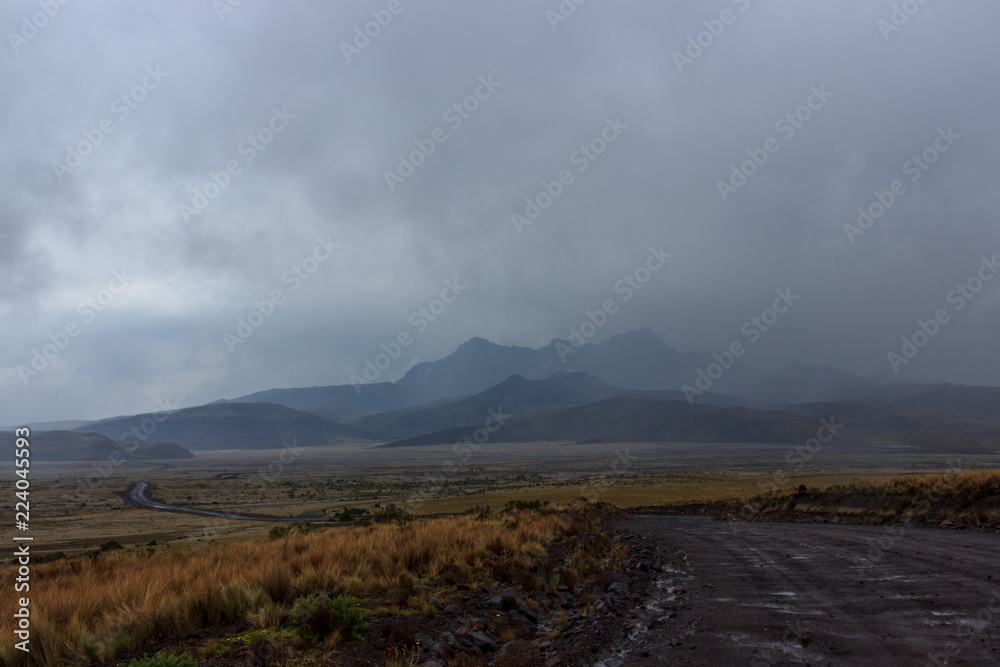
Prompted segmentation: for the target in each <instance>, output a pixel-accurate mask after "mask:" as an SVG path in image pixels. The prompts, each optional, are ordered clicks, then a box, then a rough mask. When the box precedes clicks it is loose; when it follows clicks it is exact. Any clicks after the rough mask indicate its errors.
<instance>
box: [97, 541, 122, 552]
mask: <svg viewBox="0 0 1000 667" xmlns="http://www.w3.org/2000/svg"><path fill="white" fill-rule="evenodd" d="M124 548H125V547H123V546H122V545H121V543H120V542H118V541H116V540H108V541H107V542H105V543H104V544H102V545H101V546H100V550H101V551H116V550H118V549H124Z"/></svg>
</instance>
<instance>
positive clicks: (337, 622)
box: [291, 593, 368, 639]
mask: <svg viewBox="0 0 1000 667" xmlns="http://www.w3.org/2000/svg"><path fill="white" fill-rule="evenodd" d="M291 617H292V620H293V621H294V622H295V623H296V624H298V625H300V626H302V627H303V628H305V629H306V631H307V632H308V633H310V634H311V635H312V636H313V637H314V638H316V639H323V638H324V637H326V636H327V635H329V634H330V633H331V632H334V631H336V630H341V631H346V633H347V634H349V635H350V636H352V637H359V636H360V635H361V633H362V632H363V631H365V630H367V629H368V624H367V623H365V621H364V619H363V618H362V617H361V610H360V609H358V606H357V600H355V599H354V598H350V597H345V596H342V595H341V596H338V597H335V598H331V597H330V596H329V595H326V594H325V593H318V594H317V593H314V594H312V595H309V596H306V597H301V598H299V599H298V600H296V601H295V606H294V607H292V612H291Z"/></svg>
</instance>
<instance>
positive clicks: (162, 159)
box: [0, 0, 1000, 424]
mask: <svg viewBox="0 0 1000 667" xmlns="http://www.w3.org/2000/svg"><path fill="white" fill-rule="evenodd" d="M233 2H234V3H235V0H233ZM896 5H897V6H899V7H900V9H899V10H897V11H896V14H895V16H894V15H893V12H894V3H893V2H890V1H889V0H837V1H836V2H833V1H829V2H804V1H791V0H786V1H779V0H772V1H769V2H766V3H765V2H759V1H757V0H752V1H748V0H737V1H736V2H730V1H729V0H716V1H715V2H695V1H693V0H691V1H688V2H680V1H678V2H659V1H656V2H654V1H649V2H610V1H606V2H599V1H597V0H589V1H588V2H585V3H583V4H582V5H580V6H576V5H575V4H573V3H572V2H570V0H565V1H564V2H563V3H562V8H563V10H562V11H563V12H564V13H566V14H569V15H568V16H562V15H560V14H559V11H560V9H559V8H560V3H559V2H556V0H545V1H537V0H532V1H530V2H529V1H511V0H504V1H503V2H500V1H493V2H484V1H482V0H480V1H478V2H457V1H455V2H442V1H437V2H435V1H431V0H418V1H416V2H411V1H410V0H400V2H399V3H398V4H397V3H395V2H389V1H388V0H385V1H383V0H376V1H372V2H358V1H338V2H294V3H292V2H282V3H279V2H263V1H262V0H244V1H243V2H242V3H241V4H239V5H237V6H235V7H230V6H229V3H228V2H226V0H220V2H215V3H213V2H211V0H197V1H196V0H184V1H179V2H169V3H168V2H146V3H136V2H125V1H118V2H113V1H108V2H100V3H84V2H70V3H69V4H67V5H65V6H63V5H59V4H58V3H56V2H55V1H53V2H52V7H50V8H49V12H50V13H53V12H54V14H55V15H54V16H51V17H49V16H47V15H46V14H45V10H44V7H45V3H44V2H42V3H38V2H31V1H27V0H11V1H10V2H5V3H3V6H2V8H0V27H2V29H3V32H4V34H5V37H4V40H3V44H0V80H2V85H3V91H4V95H3V97H2V99H0V113H2V121H3V122H2V125H0V133H2V141H3V151H2V152H0V170H2V179H0V188H2V192H0V234H2V235H3V236H0V327H2V331H3V345H2V349H0V406H2V407H0V424H12V423H27V422H30V421H34V420H50V419H76V418H80V419H85V418H91V419H93V418H100V417H107V416H111V415H116V414H127V413H135V412H144V411H151V410H156V409H157V407H158V403H157V401H158V400H159V401H165V400H169V402H170V403H171V404H173V405H182V406H187V405H196V404H200V403H204V402H208V401H212V400H216V399H218V398H232V397H236V396H240V395H243V394H246V393H249V392H252V391H257V390H262V389H266V388H270V387H288V386H311V385H326V384H340V383H345V382H347V381H348V378H349V376H350V374H351V373H358V372H360V371H361V370H362V368H363V367H364V362H365V359H366V358H367V359H371V358H374V356H375V355H376V354H377V353H378V352H380V343H383V342H386V343H388V342H389V341H392V340H395V339H397V337H398V336H399V334H400V333H401V332H406V333H407V334H409V335H411V337H412V341H413V342H412V344H411V345H409V346H408V347H407V348H405V349H404V350H403V351H402V354H401V355H400V357H399V358H398V359H396V360H394V361H393V363H392V364H391V366H390V367H389V368H387V369H386V370H385V371H384V372H383V374H382V376H381V377H380V378H379V379H388V380H395V379H397V378H398V377H400V376H401V375H402V374H403V373H404V372H405V371H406V370H407V368H409V367H410V366H411V365H412V364H413V363H414V361H415V360H416V359H419V360H423V361H429V360H433V359H436V358H439V357H441V356H444V355H445V354H447V353H449V352H450V351H452V350H453V349H454V348H455V347H456V346H457V345H458V344H460V343H461V342H462V341H464V340H466V339H468V338H470V337H472V336H482V337H484V338H488V339H490V340H493V341H495V342H497V343H501V344H509V345H526V346H532V347H539V346H542V345H544V344H547V343H548V342H549V341H550V340H551V339H552V338H554V337H559V338H566V337H568V336H569V333H570V327H571V326H579V324H580V323H581V322H582V321H583V320H584V318H585V317H586V315H585V311H587V310H588V309H589V310H591V311H594V310H595V309H597V308H599V307H601V305H602V304H603V302H604V301H605V300H607V299H614V300H615V304H616V305H617V306H618V309H617V311H616V312H615V314H614V315H613V316H611V317H610V318H609V319H608V321H607V323H606V324H605V325H604V326H603V327H601V328H600V330H599V331H598V333H597V335H596V336H595V337H594V339H593V340H602V339H605V338H607V337H608V336H610V335H613V334H616V333H620V332H623V331H627V330H629V329H633V328H637V327H640V326H647V327H650V328H651V329H653V330H654V331H656V332H657V333H659V334H660V335H661V336H662V337H663V338H664V339H665V340H666V341H667V342H668V343H669V344H671V345H672V346H674V347H675V348H677V349H679V350H692V349H699V350H719V349H723V348H725V347H728V346H729V344H730V343H731V342H732V341H734V340H741V339H742V338H743V337H742V336H741V333H740V329H741V326H742V325H743V324H744V322H746V321H747V320H749V318H750V317H752V316H754V315H760V313H761V312H762V311H763V310H764V309H765V308H767V307H769V306H770V305H771V304H772V302H773V301H774V299H775V295H774V292H775V290H776V289H784V288H791V291H792V292H793V293H794V294H796V295H799V296H800V299H799V300H798V301H797V302H795V305H794V307H793V308H791V309H790V310H789V311H788V312H787V313H785V314H782V315H781V316H780V318H779V320H778V321H777V322H776V323H774V324H773V326H771V327H770V328H769V330H768V331H767V332H766V333H764V334H763V335H762V336H761V338H760V340H759V341H758V342H757V343H755V344H754V345H753V346H752V347H751V349H750V350H749V351H748V353H747V354H746V355H745V356H744V357H743V361H745V362H746V363H748V364H751V365H756V366H761V367H773V366H778V365H782V364H785V363H788V362H792V361H801V362H806V363H814V364H820V363H823V364H831V365H835V366H837V367H839V368H842V369H845V370H850V371H853V372H856V373H861V374H865V375H868V374H875V373H882V374H890V375H891V374H892V373H893V371H894V369H893V368H892V366H891V364H890V362H889V359H888V356H887V355H888V353H890V352H894V351H895V352H897V353H899V352H900V351H901V348H902V346H903V343H902V341H901V337H902V336H912V334H913V333H914V332H915V331H917V330H918V324H917V322H918V320H924V321H926V320H929V319H933V318H934V316H935V312H936V311H938V310H943V311H946V313H945V315H947V321H946V322H945V323H944V324H941V325H940V326H939V327H938V329H937V331H936V335H935V336H934V337H933V338H931V339H930V340H929V341H928V342H927V344H926V345H925V346H924V347H922V348H921V349H919V351H918V353H917V354H916V355H915V356H914V357H913V359H912V360H911V361H909V362H908V363H906V364H904V365H901V366H899V371H900V374H901V375H906V376H909V377H915V378H922V379H928V380H938V381H945V380H949V381H959V382H965V383H976V384H998V379H1000V354H998V353H997V341H998V335H997V334H998V332H1000V279H998V280H994V281H987V282H985V283H982V285H981V289H980V291H979V292H977V293H975V294H972V292H971V291H970V292H968V294H969V296H971V297H972V298H971V299H966V297H963V296H960V294H959V293H958V292H955V293H953V294H952V295H951V298H950V299H949V292H950V291H951V290H954V289H956V288H957V286H958V285H966V283H967V281H969V279H973V281H972V284H971V285H970V286H969V289H972V288H976V287H977V286H979V285H978V284H977V283H976V280H975V277H976V276H977V273H980V274H981V275H982V276H983V277H985V276H987V275H989V276H992V273H993V272H995V269H991V268H987V267H986V266H984V265H983V261H982V258H983V257H986V258H987V259H990V258H992V257H993V255H994V253H998V252H1000V238H998V215H1000V188H998V187H997V183H996V181H997V179H998V176H1000V113H998V111H1000V108H998V106H1000V105H998V102H1000V93H998V88H997V84H998V81H997V78H996V76H997V75H996V68H997V63H998V62H1000V43H998V41H997V40H996V35H995V32H996V26H997V25H998V24H1000V5H997V4H996V3H995V2H990V1H988V0H980V1H977V2H965V3H945V2H930V3H927V4H923V5H921V4H919V3H917V2H916V1H915V0H909V1H908V2H903V3H896ZM903 5H905V7H902V6H903ZM56 8H57V9H58V11H56ZM570 9H573V10H574V11H573V12H572V13H570V11H569V10H570ZM904 9H907V10H909V11H911V12H912V13H911V14H910V15H907V14H905V13H904V11H903V10H904ZM228 10H231V11H228ZM393 10H394V11H395V12H396V13H392V11H393ZM547 10H548V11H549V13H548V14H547ZM914 10H915V11H914ZM373 12H374V14H373ZM723 12H726V13H723ZM562 19H565V20H562ZM379 20H381V22H382V23H383V24H384V25H379V24H378V23H373V22H375V21H379ZM893 21H895V23H893ZM706 22H707V24H706ZM880 22H881V23H880ZM897 24H898V25H897ZM38 25H41V27H37V26H38ZM897 28H898V29H897ZM366 30H367V31H368V32H369V33H370V34H373V35H374V36H372V37H369V36H366V35H365V34H364V33H365V31H366ZM699 33H701V34H699ZM689 38H690V41H689ZM699 42H700V45H699ZM477 95H478V98H477ZM123 96H124V97H123ZM470 96H471V97H470ZM456 104H458V105H459V106H458V108H457V109H456V108H455V107H454V105H456ZM810 105H811V108H810ZM786 114H791V117H790V118H789V119H786ZM796 114H798V116H797V117H796ZM949 128H950V129H949ZM108 130H110V132H109V131H108ZM435 138H436V139H437V140H438V141H435ZM769 139H770V141H769ZM417 142H419V144H420V145H422V146H423V147H424V151H425V152H430V150H429V147H431V146H432V147H433V149H434V150H433V152H432V153H431V154H430V155H429V156H426V157H425V156H424V155H422V154H416V155H415V156H414V158H415V159H413V160H412V162H411V158H410V155H411V153H412V152H413V151H419V150H421V149H420V147H419V146H418V143H417ZM935 142H937V147H936V148H935ZM581 148H585V149H586V151H581ZM768 149H769V150H768ZM748 151H749V153H748ZM769 151H770V152H769ZM925 151H927V153H926V155H927V157H928V159H933V160H934V162H933V164H927V163H923V162H922V163H921V164H922V166H920V165H917V164H916V163H915V162H913V161H912V158H913V157H914V156H917V157H918V158H919V159H920V160H923V158H920V156H921V155H922V154H924V153H925ZM401 155H402V156H403V158H404V159H405V161H406V162H407V163H408V164H404V165H403V166H401V165H400V156H401ZM753 157H756V158H757V161H758V162H763V164H760V165H759V166H758V165H757V164H753V163H747V164H745V165H744V162H745V161H747V160H751V159H753ZM764 158H766V161H765V160H764ZM908 161H909V162H910V164H907V162H908ZM412 163H420V164H419V165H417V166H413V164H412ZM734 165H735V166H736V169H737V171H739V170H740V169H741V168H742V169H743V170H744V172H746V173H750V174H751V175H750V176H749V177H746V178H745V182H744V178H743V175H742V174H741V175H736V176H734V175H733V166H734ZM411 168H412V173H411ZM227 169H230V171H231V173H227ZM387 172H389V173H390V174H394V175H391V176H387ZM561 172H565V173H563V174H562V177H563V179H564V184H563V183H559V178H560V173H561ZM213 174H214V181H213ZM897 179H898V180H899V181H900V183H898V184H897V186H896V189H897V193H898V194H893V193H892V183H893V181H894V180H897ZM913 179H916V180H913ZM542 181H545V182H546V183H548V186H547V187H548V189H549V190H550V191H551V192H552V193H556V194H557V196H555V197H554V199H553V200H550V199H547V196H548V193H546V188H545V187H544V186H543V184H542ZM720 181H721V182H723V183H726V184H727V185H725V186H723V185H720ZM560 188H561V190H560ZM876 191H878V192H885V193H886V194H882V195H880V196H881V198H882V199H883V202H888V201H889V198H890V197H892V199H893V201H892V203H891V205H888V206H887V208H886V210H885V211H884V213H883V214H882V215H881V216H880V217H878V218H877V219H875V218H874V217H873V219H872V222H871V224H868V223H867V222H865V224H866V225H867V229H861V228H860V227H859V228H858V230H857V231H858V232H859V233H855V232H852V231H851V229H850V228H847V229H845V224H855V223H856V220H857V218H858V207H864V208H865V209H868V208H870V207H871V206H872V204H873V202H874V203H876V204H878V199H877V198H876V195H875V193H876ZM196 192H197V193H198V194H196ZM543 193H545V194H543ZM202 197H204V199H202ZM526 198H530V199H532V200H536V201H537V202H538V203H539V204H543V205H546V206H547V207H546V208H545V209H544V210H540V212H539V214H537V215H536V211H534V210H531V209H530V207H529V206H528V204H527V203H526V201H525V199H526ZM881 205H882V204H878V205H876V206H875V207H874V208H872V209H871V210H872V211H873V212H874V213H879V212H880V210H879V206H881ZM188 207H190V208H188ZM526 209H528V210H527V211H526ZM513 214H517V215H519V216H525V217H524V219H520V218H516V219H512V215H513ZM529 214H530V216H529ZM528 217H534V218H535V219H534V220H533V221H529V220H528ZM661 246H662V248H663V252H665V253H672V256H671V257H670V258H669V259H667V260H666V261H665V263H664V264H663V266H662V268H660V269H659V270H657V271H655V272H651V273H649V274H648V277H649V280H648V281H647V282H646V283H644V284H642V287H641V289H639V290H638V291H635V292H634V294H633V296H632V298H630V299H629V300H628V301H627V302H626V301H625V300H624V296H625V290H624V289H621V290H620V291H618V292H616V290H615V285H616V283H617V282H618V281H620V280H622V279H623V277H624V276H625V275H626V274H632V275H634V276H636V278H634V279H635V280H639V279H642V278H645V277H647V274H646V273H645V272H644V271H643V270H639V271H638V274H637V275H636V274H635V272H636V270H637V269H639V267H641V266H644V265H645V263H646V262H647V258H648V257H649V256H650V248H651V247H652V248H654V249H655V250H657V251H659V250H660V247H661ZM655 263H656V262H653V264H655ZM293 267H299V268H298V271H299V272H300V273H301V274H302V276H305V277H306V279H303V278H301V277H299V276H297V275H296V273H295V272H294V271H295V269H294V268H293ZM310 269H312V270H313V271H312V272H311V273H310V272H309V270H310ZM116 272H117V273H116ZM445 281H449V282H450V283H452V287H453V288H454V289H452V290H450V291H448V292H446V294H445V296H446V297H447V299H448V300H450V301H451V303H448V304H445V303H444V302H439V303H434V299H436V298H440V297H441V295H442V291H444V290H446V289H449V288H448V287H447V285H446V283H445ZM455 283H457V284H455ZM637 284H638V283H637ZM963 289H965V288H963ZM274 290H281V295H280V296H281V297H282V298H281V303H277V304H274V305H273V308H272V307H271V306H269V305H268V304H267V303H265V301H266V300H269V299H270V298H271V296H272V293H273V292H274ZM456 293H457V294H458V296H457V297H454V298H453V294H456ZM88 299H91V300H92V303H91V305H88V304H87V300H88ZM255 302H257V303H258V304H259V310H263V311H266V312H265V313H264V314H262V315H255V316H251V312H252V311H254V310H257V309H258V306H255ZM960 302H961V304H962V305H961V307H959V303H960ZM442 306H443V312H442ZM421 307H423V308H429V307H432V308H434V309H435V310H436V311H437V312H438V313H439V314H438V315H434V316H433V317H434V321H433V322H432V321H430V319H429V318H424V317H423V316H422V315H420V314H419V309H420V308H421ZM268 313H269V316H265V315H268ZM414 313H417V315H415V316H414V315H413V314H414ZM240 318H244V319H245V320H248V323H247V327H250V328H246V327H244V328H242V333H240V330H238V327H239V324H238V323H239V319H240ZM942 319H944V318H942ZM249 320H252V321H253V322H255V323H257V324H258V325H259V326H257V327H256V328H253V327H252V326H251V324H250V321H249ZM425 320H426V323H425V322H424V321H425ZM67 327H69V331H71V332H75V335H70V334H68V333H66V332H67ZM928 328H930V329H932V330H933V329H934V327H933V326H930V327H928ZM60 332H63V333H62V334H61V333H60ZM248 332H252V334H251V335H249V336H245V334H247V333H248ZM63 334H65V335H63ZM227 334H229V335H228V336H227ZM46 345H48V347H47V348H46V347H45V346H46ZM35 351H37V352H38V354H37V355H36V354H35ZM46 357H48V358H46ZM33 359H34V366H33V365H32V363H33Z"/></svg>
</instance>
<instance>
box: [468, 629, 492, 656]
mask: <svg viewBox="0 0 1000 667" xmlns="http://www.w3.org/2000/svg"><path fill="white" fill-rule="evenodd" d="M469 639H471V640H472V643H473V644H475V645H476V646H478V647H479V648H480V649H482V650H483V651H486V652H491V651H495V650H497V643H496V642H495V641H493V639H492V638H491V637H490V636H489V635H487V634H486V633H484V632H475V631H473V632H470V633H469Z"/></svg>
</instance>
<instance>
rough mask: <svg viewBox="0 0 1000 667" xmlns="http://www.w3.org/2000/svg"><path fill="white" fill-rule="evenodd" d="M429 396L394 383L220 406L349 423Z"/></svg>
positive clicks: (269, 395)
mask: <svg viewBox="0 0 1000 667" xmlns="http://www.w3.org/2000/svg"><path fill="white" fill-rule="evenodd" d="M433 398H435V396H429V395H428V394H427V393H425V392H424V391H423V389H422V388H421V387H416V386H401V385H396V384H393V383H391V382H377V383H373V384H360V385H358V386H357V387H355V386H354V385H351V384H341V385H330V386H326V387H304V388H299V389H268V390H266V391H258V392H256V393H253V394H248V395H246V396H241V397H239V398H234V399H232V400H229V401H217V402H216V404H218V403H274V404H277V405H284V406H285V407H289V408H293V409H295V410H302V411H303V412H310V413H312V414H314V415H319V416H320V417H324V418H326V419H330V420H333V421H339V422H348V421H352V420H355V419H358V418H360V417H364V416H365V415H371V414H376V413H378V412H386V411H388V410H399V409H401V408H408V407H411V406H414V405H418V404H420V403H426V402H427V401H429V400H432V399H433Z"/></svg>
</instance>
